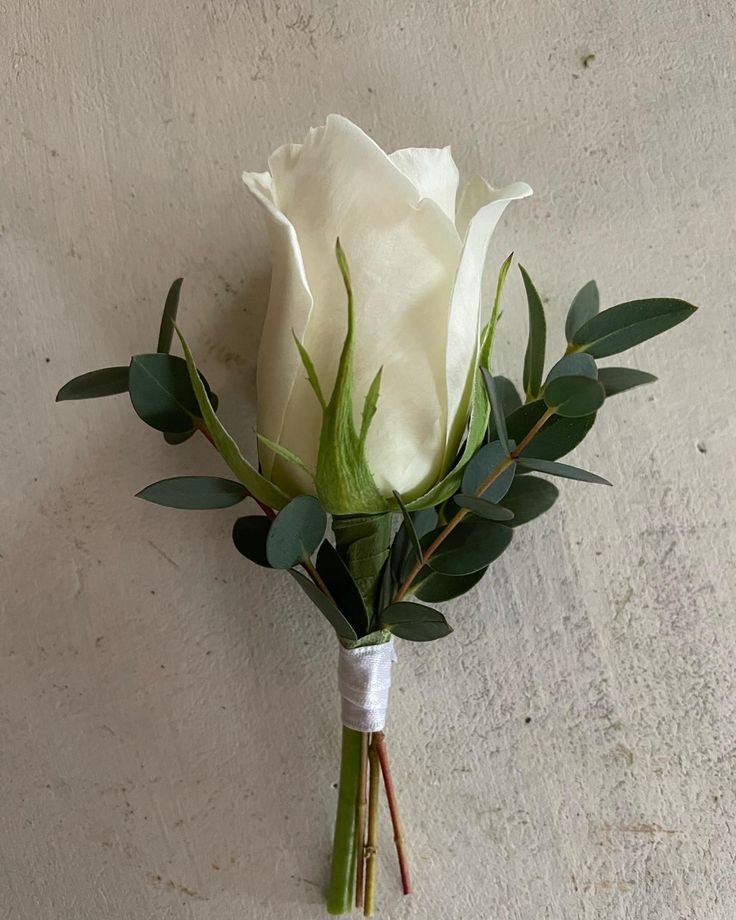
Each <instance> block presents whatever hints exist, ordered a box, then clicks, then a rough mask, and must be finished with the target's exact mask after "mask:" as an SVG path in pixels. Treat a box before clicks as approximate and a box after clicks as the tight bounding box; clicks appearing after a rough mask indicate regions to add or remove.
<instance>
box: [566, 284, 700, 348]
mask: <svg viewBox="0 0 736 920" xmlns="http://www.w3.org/2000/svg"><path fill="white" fill-rule="evenodd" d="M696 309H697V308H696V307H694V306H693V305H692V304H690V303H687V302H686V301H684V300H677V299H675V298H671V297H662V298H650V299H647V300H631V301H629V302H628V303H620V304H617V305H616V306H615V307H611V308H610V309H609V310H604V311H603V312H602V313H599V314H598V315H597V316H594V317H592V319H589V320H588V321H587V322H586V323H583V325H582V326H581V327H580V328H579V329H578V330H577V331H576V332H575V335H574V336H573V339H572V342H571V343H570V350H571V351H586V352H588V354H590V355H593V357H594V358H605V357H607V356H608V355H615V354H618V353H619V352H621V351H626V349H627V348H633V346H634V345H639V344H640V343H641V342H646V340H647V339H651V338H653V337H654V336H655V335H659V334H660V333H661V332H665V331H666V330H667V329H671V328H672V327H673V326H676V325H677V324H678V323H681V322H683V320H686V319H687V318H688V317H689V316H691V315H692V314H693V313H694V312H695V310H696Z"/></svg>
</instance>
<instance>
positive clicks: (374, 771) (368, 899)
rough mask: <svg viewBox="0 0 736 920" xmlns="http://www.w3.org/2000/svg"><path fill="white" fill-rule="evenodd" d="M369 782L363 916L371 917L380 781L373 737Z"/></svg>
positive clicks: (373, 900)
mask: <svg viewBox="0 0 736 920" xmlns="http://www.w3.org/2000/svg"><path fill="white" fill-rule="evenodd" d="M368 762H369V765H370V782H369V788H368V838H367V840H366V846H365V897H364V901H363V916H364V917H372V916H373V913H374V910H375V903H376V873H377V870H378V786H379V782H380V779H381V776H380V771H381V768H380V764H379V760H378V750H377V747H376V741H375V735H373V736H372V737H371V743H370V745H369V747H368Z"/></svg>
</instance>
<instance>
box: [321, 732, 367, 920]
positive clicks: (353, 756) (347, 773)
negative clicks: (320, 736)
mask: <svg viewBox="0 0 736 920" xmlns="http://www.w3.org/2000/svg"><path fill="white" fill-rule="evenodd" d="M360 734H361V733H360V732H356V731H353V729H352V728H346V727H345V726H343V729H342V756H341V760H340V787H339V793H338V799H337V814H336V815H335V834H334V842H333V846H332V867H331V869H330V884H329V888H328V889H327V911H328V913H330V914H347V913H349V912H350V911H351V910H352V907H353V884H354V882H355V857H356V852H355V821H356V817H357V809H356V807H355V803H356V802H357V801H358V778H359V775H360Z"/></svg>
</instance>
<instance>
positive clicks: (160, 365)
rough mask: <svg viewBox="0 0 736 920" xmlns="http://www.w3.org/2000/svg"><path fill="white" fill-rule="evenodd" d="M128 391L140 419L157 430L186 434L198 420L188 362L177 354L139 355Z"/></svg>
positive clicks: (133, 360)
mask: <svg viewBox="0 0 736 920" xmlns="http://www.w3.org/2000/svg"><path fill="white" fill-rule="evenodd" d="M128 391H129V393H130V401H131V403H132V404H133V408H134V409H135V411H136V413H137V414H138V416H139V417H140V418H141V419H142V420H143V421H144V422H145V423H146V424H147V425H150V426H151V427H152V428H156V429H157V430H158V431H169V432H172V433H174V434H183V433H184V432H185V431H189V430H190V429H191V428H193V427H194V420H195V419H196V418H198V417H199V408H198V406H197V398H196V396H195V395H194V391H193V390H192V385H191V382H190V380H189V373H188V371H187V366H186V362H185V361H184V360H183V358H179V357H177V356H175V355H165V354H148V355H136V356H135V357H134V358H133V359H132V360H131V362H130V375H129V380H128Z"/></svg>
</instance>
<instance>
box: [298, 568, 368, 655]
mask: <svg viewBox="0 0 736 920" xmlns="http://www.w3.org/2000/svg"><path fill="white" fill-rule="evenodd" d="M289 573H290V574H291V575H292V576H293V577H294V579H295V580H296V582H297V584H298V585H299V587H300V588H301V589H302V591H304V593H305V594H306V595H307V597H308V598H309V600H310V601H311V602H312V603H313V604H314V605H315V607H316V608H317V609H318V610H319V611H320V612H321V613H322V614H323V615H324V616H325V617H326V619H327V621H328V622H329V624H330V625H331V626H332V628H333V629H334V630H335V632H336V633H337V636H338V638H339V639H340V640H341V641H342V642H345V643H351V642H357V640H358V636H357V633H356V632H355V630H354V629H353V627H352V626H351V625H350V623H348V621H347V620H346V619H345V617H344V616H343V615H342V613H340V611H339V610H338V609H337V607H336V606H335V604H333V602H332V601H331V600H330V599H329V597H327V595H326V594H323V593H322V591H320V589H319V588H318V587H317V585H315V584H314V582H312V581H310V579H309V578H307V576H306V575H302V573H301V572H297V571H296V569H289Z"/></svg>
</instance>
